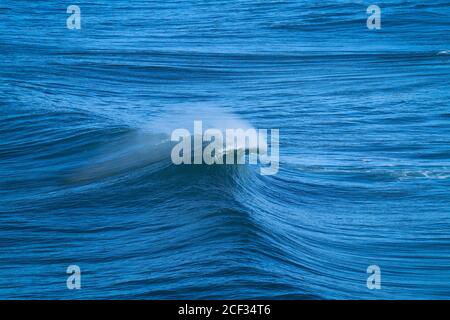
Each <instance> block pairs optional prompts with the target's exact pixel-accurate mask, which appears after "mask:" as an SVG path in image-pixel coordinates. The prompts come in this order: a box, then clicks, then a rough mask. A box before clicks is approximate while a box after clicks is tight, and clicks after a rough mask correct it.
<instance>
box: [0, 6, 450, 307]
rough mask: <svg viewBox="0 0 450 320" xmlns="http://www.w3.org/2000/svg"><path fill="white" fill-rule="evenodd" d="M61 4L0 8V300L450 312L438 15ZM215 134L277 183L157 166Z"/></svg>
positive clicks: (235, 173)
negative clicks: (77, 274) (373, 21)
mask: <svg viewBox="0 0 450 320" xmlns="http://www.w3.org/2000/svg"><path fill="white" fill-rule="evenodd" d="M71 4H75V3H71V2H70V1H25V0H22V1H17V0H16V1H12V0H2V1H1V3H0V298H37V299H44V298H47V299H54V298H58V299H59V298H63V299H72V298H75V299H78V298H84V299H86V298H95V299H97V298H119V299H124V298H132V299H135V298H144V299H160V298H166V299H175V298H185V299H195V298H277V299H279V298H287V299H311V298H314V299H336V298H350V299H357V298H364V299H378V298H382V299H394V298H403V299H422V298H438V299H445V298H450V195H449V190H450V148H449V142H450V141H449V140H450V125H449V124H450V123H449V121H450V105H449V98H450V90H449V88H450V78H449V75H450V54H449V51H448V50H450V5H449V3H448V1H439V0H438V1H399V0H395V1H394V0H388V1H383V2H382V3H379V5H380V7H381V9H382V28H381V30H373V31H371V30H368V29H367V27H366V19H367V16H368V15H367V13H366V9H367V7H368V6H369V5H370V4H372V3H369V2H367V1H303V0H296V1H267V0H251V1H250V0H248V1H247V0H236V1H229V0H227V1H172V0H168V1H144V0H141V1H137V0H128V1H123V0H118V1H105V0H91V1H85V0H79V1H77V3H76V4H77V5H78V6H79V7H80V8H81V27H82V28H81V30H68V29H67V27H66V18H67V17H68V16H69V14H67V13H66V9H67V6H69V5H71ZM224 115H233V119H235V120H233V121H238V122H240V121H242V122H246V123H249V124H251V125H252V126H254V127H255V128H269V129H271V128H278V129H279V130H280V170H279V172H278V174H276V175H272V176H262V175H260V174H259V169H258V167H257V166H251V165H234V166H231V165H229V166H207V165H197V166H188V165H185V166H175V165H173V164H172V163H171V162H170V150H167V148H165V147H164V143H162V142H163V141H164V140H163V139H164V138H163V136H164V135H163V134H164V133H165V132H167V130H168V129H169V128H173V127H174V126H176V125H178V124H180V123H181V124H185V125H186V126H188V125H189V124H191V123H190V119H192V118H193V117H194V116H195V117H197V118H200V119H203V118H204V117H206V118H209V119H213V121H215V123H221V122H222V121H223V119H224ZM73 264H75V265H78V266H80V268H81V272H82V278H81V279H82V280H81V283H82V288H81V289H80V290H68V289H67V287H66V279H67V274H66V268H67V266H69V265H73ZM369 265H378V266H379V267H380V268H381V279H382V283H381V290H369V289H368V288H367V286H366V280H367V277H368V274H367V273H366V269H367V267H368V266H369Z"/></svg>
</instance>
